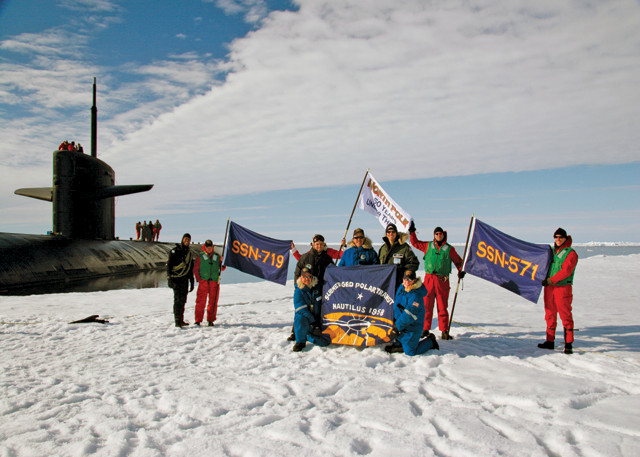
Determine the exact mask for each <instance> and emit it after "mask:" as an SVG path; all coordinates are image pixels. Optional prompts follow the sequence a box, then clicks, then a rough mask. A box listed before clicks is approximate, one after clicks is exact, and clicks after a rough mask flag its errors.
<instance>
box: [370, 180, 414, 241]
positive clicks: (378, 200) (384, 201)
mask: <svg viewBox="0 0 640 457" xmlns="http://www.w3.org/2000/svg"><path fill="white" fill-rule="evenodd" d="M358 208H360V209H363V210H365V211H366V212H368V213H371V214H373V215H374V216H376V217H377V218H378V221H380V224H382V226H383V227H384V228H386V227H387V225H388V224H395V225H396V227H398V231H399V232H406V231H407V230H409V225H410V224H411V220H412V218H411V215H410V214H409V213H407V212H406V211H405V210H403V209H402V208H401V207H400V206H399V205H398V204H397V203H396V202H394V201H393V199H392V198H391V197H390V196H389V194H387V193H386V192H385V191H384V189H383V188H382V187H381V186H380V184H378V182H377V181H376V180H375V178H374V177H373V175H372V174H371V173H369V178H368V181H367V184H366V186H363V188H362V191H361V192H360V199H359V200H358Z"/></svg>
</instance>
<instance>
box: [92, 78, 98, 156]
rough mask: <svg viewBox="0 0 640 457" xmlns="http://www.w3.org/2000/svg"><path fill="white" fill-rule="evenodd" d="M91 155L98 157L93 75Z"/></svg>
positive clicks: (94, 80)
mask: <svg viewBox="0 0 640 457" xmlns="http://www.w3.org/2000/svg"><path fill="white" fill-rule="evenodd" d="M91 157H98V108H97V107H96V78H95V76H94V77H93V106H92V107H91Z"/></svg>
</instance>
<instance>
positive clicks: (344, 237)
mask: <svg viewBox="0 0 640 457" xmlns="http://www.w3.org/2000/svg"><path fill="white" fill-rule="evenodd" d="M368 175H369V169H368V168H367V171H366V172H365V174H364V178H362V184H360V190H359V191H358V196H357V197H356V202H355V203H354V204H353V209H352V210H351V216H349V222H347V228H346V229H345V230H344V236H343V237H342V239H343V240H345V239H346V238H347V233H349V226H350V225H351V219H353V213H355V211H356V207H357V206H358V201H359V200H360V194H361V193H362V188H363V187H364V183H365V182H366V181H367V176H368ZM343 247H344V245H343V244H342V243H340V249H339V250H338V256H337V258H336V265H337V264H338V261H339V260H340V253H341V252H342V248H343Z"/></svg>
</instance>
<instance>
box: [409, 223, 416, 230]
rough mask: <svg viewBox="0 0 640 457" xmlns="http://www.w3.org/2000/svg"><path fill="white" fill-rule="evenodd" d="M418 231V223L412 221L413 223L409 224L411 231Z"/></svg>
mask: <svg viewBox="0 0 640 457" xmlns="http://www.w3.org/2000/svg"><path fill="white" fill-rule="evenodd" d="M415 231H416V223H415V222H413V221H411V225H409V233H411V232H415Z"/></svg>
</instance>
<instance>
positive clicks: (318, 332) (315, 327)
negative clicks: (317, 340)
mask: <svg viewBox="0 0 640 457" xmlns="http://www.w3.org/2000/svg"><path fill="white" fill-rule="evenodd" d="M311 333H313V336H322V328H321V327H320V326H319V325H312V326H311Z"/></svg>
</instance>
